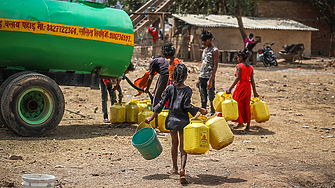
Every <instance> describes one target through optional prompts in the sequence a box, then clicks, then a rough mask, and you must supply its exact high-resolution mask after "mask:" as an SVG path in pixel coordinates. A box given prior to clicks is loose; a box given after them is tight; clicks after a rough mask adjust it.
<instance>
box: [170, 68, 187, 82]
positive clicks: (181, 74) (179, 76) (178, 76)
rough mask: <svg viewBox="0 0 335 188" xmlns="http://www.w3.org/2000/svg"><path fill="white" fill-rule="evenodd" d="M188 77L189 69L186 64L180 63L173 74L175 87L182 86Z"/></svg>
mask: <svg viewBox="0 0 335 188" xmlns="http://www.w3.org/2000/svg"><path fill="white" fill-rule="evenodd" d="M186 76H187V67H186V66H185V65H184V64H182V63H179V64H178V65H176V67H175V68H174V70H173V73H172V79H173V85H178V84H180V83H181V82H182V81H183V80H184V79H185V78H186Z"/></svg>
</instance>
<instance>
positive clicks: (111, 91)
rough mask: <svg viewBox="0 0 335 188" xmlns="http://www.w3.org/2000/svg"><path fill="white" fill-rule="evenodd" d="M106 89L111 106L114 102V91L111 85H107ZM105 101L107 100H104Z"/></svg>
mask: <svg viewBox="0 0 335 188" xmlns="http://www.w3.org/2000/svg"><path fill="white" fill-rule="evenodd" d="M106 89H107V91H108V94H109V98H110V100H111V106H113V104H114V103H115V102H116V93H115V91H114V89H113V87H112V85H107V86H106ZM106 102H107V101H106Z"/></svg>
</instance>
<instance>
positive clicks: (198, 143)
mask: <svg viewBox="0 0 335 188" xmlns="http://www.w3.org/2000/svg"><path fill="white" fill-rule="evenodd" d="M184 150H185V152H186V153H188V154H193V155H201V154H205V153H207V152H208V151H209V128H208V127H207V126H206V125H205V124H204V123H203V121H201V120H191V122H190V124H188V125H187V126H186V127H185V128H184Z"/></svg>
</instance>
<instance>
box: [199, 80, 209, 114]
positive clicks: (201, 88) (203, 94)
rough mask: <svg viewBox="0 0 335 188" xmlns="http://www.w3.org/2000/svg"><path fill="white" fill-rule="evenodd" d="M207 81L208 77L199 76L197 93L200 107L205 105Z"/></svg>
mask: <svg viewBox="0 0 335 188" xmlns="http://www.w3.org/2000/svg"><path fill="white" fill-rule="evenodd" d="M207 81H208V79H205V78H199V93H200V99H201V108H205V109H206V107H207Z"/></svg>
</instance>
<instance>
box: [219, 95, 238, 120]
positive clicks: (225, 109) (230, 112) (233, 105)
mask: <svg viewBox="0 0 335 188" xmlns="http://www.w3.org/2000/svg"><path fill="white" fill-rule="evenodd" d="M228 96H229V97H228ZM228 96H227V97H225V100H224V101H223V102H222V104H221V108H222V117H224V118H225V119H226V121H230V120H236V119H237V118H238V116H239V114H238V105H237V102H236V101H235V100H234V99H232V98H231V97H230V94H229V95H228Z"/></svg>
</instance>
